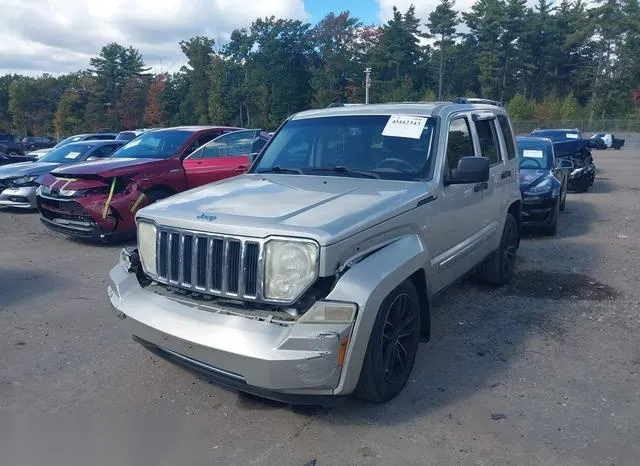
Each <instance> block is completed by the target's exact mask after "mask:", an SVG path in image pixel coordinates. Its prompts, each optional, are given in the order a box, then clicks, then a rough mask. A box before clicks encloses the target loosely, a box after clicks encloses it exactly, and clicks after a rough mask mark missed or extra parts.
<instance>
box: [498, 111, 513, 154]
mask: <svg viewBox="0 0 640 466" xmlns="http://www.w3.org/2000/svg"><path fill="white" fill-rule="evenodd" d="M498 122H499V123H500V129H501V130H502V137H503V139H504V144H505V146H506V147H507V158H508V159H509V160H511V159H513V158H515V156H516V146H515V144H514V142H513V132H512V131H511V125H510V124H509V119H508V118H507V117H506V116H504V115H498Z"/></svg>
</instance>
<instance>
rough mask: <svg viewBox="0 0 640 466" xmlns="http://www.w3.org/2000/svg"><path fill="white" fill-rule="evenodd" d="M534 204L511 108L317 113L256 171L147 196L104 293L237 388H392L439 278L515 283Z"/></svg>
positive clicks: (274, 146) (290, 122)
mask: <svg viewBox="0 0 640 466" xmlns="http://www.w3.org/2000/svg"><path fill="white" fill-rule="evenodd" d="M520 203H521V198H520V190H519V188H518V164H517V160H516V151H515V142H514V137H513V134H512V128H511V125H510V122H509V118H508V117H507V115H506V113H505V111H504V109H503V108H502V107H501V106H499V105H496V104H491V103H470V102H469V101H467V100H458V101H457V102H456V103H446V102H437V103H398V104H395V103H394V104H382V105H360V106H348V107H346V106H345V107H334V108H328V109H322V110H310V111H305V112H301V113H298V114H296V115H293V116H291V117H290V118H288V119H287V121H286V122H285V123H284V124H283V125H282V126H281V127H280V128H279V130H278V131H277V132H276V134H275V135H274V137H273V138H272V139H271V140H270V142H269V143H268V145H267V146H265V148H264V149H263V151H262V152H261V153H260V155H259V156H258V157H257V158H256V159H255V160H254V162H253V163H252V165H251V168H250V169H249V171H248V172H247V173H246V174H243V175H240V176H237V177H235V178H231V179H228V180H224V181H220V182H217V183H213V184H210V185H207V186H203V187H200V188H197V189H193V190H191V191H187V192H184V193H182V194H178V195H175V196H173V197H170V198H168V199H165V200H162V201H159V202H157V203H155V204H152V205H150V206H148V207H145V208H144V209H141V210H140V211H139V213H138V214H137V216H136V219H137V232H138V248H137V249H133V248H131V249H124V250H123V251H122V254H121V258H120V263H119V264H118V265H117V266H116V267H114V268H113V270H111V273H110V283H109V288H108V295H109V298H110V300H111V303H112V306H113V308H114V311H115V313H116V315H118V316H119V317H120V318H121V319H122V322H123V323H124V324H126V325H127V326H128V330H129V331H130V332H131V333H132V334H133V335H134V338H135V339H136V340H137V341H138V342H140V343H141V344H143V345H144V346H146V347H147V348H148V349H150V350H152V351H154V352H156V353H157V354H160V355H162V356H163V357H165V358H167V359H169V360H172V361H174V362H176V363H179V364H181V365H183V366H187V367H188V368H191V369H194V370H197V371H200V372H202V373H205V374H207V376H208V377H210V378H211V379H213V380H214V381H216V382H217V383H219V384H221V385H224V386H226V387H228V388H232V389H236V390H241V391H244V392H248V393H252V394H254V395H258V396H262V397H266V398H271V399H276V400H281V401H285V402H290V403H296V404H297V403H314V404H315V403H327V402H329V401H330V400H335V399H337V398H338V397H339V396H340V395H350V394H351V395H354V396H357V397H359V398H361V399H366V400H370V401H375V402H383V401H386V400H389V399H391V398H393V397H394V396H395V395H397V394H398V393H399V392H400V391H401V390H402V388H403V386H404V385H405V383H406V381H407V379H408V377H409V375H410V373H411V370H412V368H413V364H414V360H415V357H416V352H417V347H418V343H419V341H426V340H427V339H428V338H429V330H430V310H431V302H432V297H433V296H434V295H435V294H436V293H438V292H439V291H441V290H442V289H443V288H445V287H446V286H448V285H450V284H451V283H452V282H454V281H455V280H456V279H458V278H460V277H461V276H462V275H464V274H466V273H467V272H469V271H472V270H473V271H476V273H478V274H479V276H480V277H481V278H482V279H483V280H484V281H486V282H488V283H490V284H494V285H502V284H505V283H507V282H508V281H509V280H511V278H512V275H513V270H514V262H515V258H516V251H517V248H518V245H519V238H520V237H519V225H520Z"/></svg>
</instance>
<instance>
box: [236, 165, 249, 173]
mask: <svg viewBox="0 0 640 466" xmlns="http://www.w3.org/2000/svg"><path fill="white" fill-rule="evenodd" d="M247 168H248V166H247V165H240V166H238V167H236V168H235V169H234V171H237V172H243V171H246V169H247Z"/></svg>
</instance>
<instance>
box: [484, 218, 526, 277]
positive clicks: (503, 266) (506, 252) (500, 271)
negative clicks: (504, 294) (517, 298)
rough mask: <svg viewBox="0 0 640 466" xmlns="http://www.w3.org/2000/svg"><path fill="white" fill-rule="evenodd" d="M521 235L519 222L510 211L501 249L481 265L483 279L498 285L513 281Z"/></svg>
mask: <svg viewBox="0 0 640 466" xmlns="http://www.w3.org/2000/svg"><path fill="white" fill-rule="evenodd" d="M519 236H520V231H519V229H518V222H516V219H515V217H514V216H513V215H512V214H511V213H508V214H507V218H506V219H505V222H504V228H503V230H502V238H501V240H500V247H499V249H498V250H497V251H495V252H494V253H493V254H492V255H491V256H490V257H489V258H488V259H487V260H486V261H485V262H484V263H483V264H482V265H481V266H480V278H481V279H482V281H484V282H485V283H488V284H490V285H497V286H502V285H506V284H507V283H509V282H510V281H511V279H512V278H513V270H514V268H515V264H516V252H517V250H518V238H519Z"/></svg>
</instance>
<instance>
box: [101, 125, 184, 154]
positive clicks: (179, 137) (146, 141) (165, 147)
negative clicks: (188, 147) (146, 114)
mask: <svg viewBox="0 0 640 466" xmlns="http://www.w3.org/2000/svg"><path fill="white" fill-rule="evenodd" d="M192 134H193V133H192V132H191V131H182V130H167V131H153V132H149V133H144V134H142V135H140V136H138V137H137V138H135V139H133V140H131V141H129V142H128V143H127V144H125V145H124V146H122V147H121V148H120V149H118V150H117V151H116V152H115V153H114V154H113V156H112V157H113V158H129V157H131V158H140V159H141V158H149V159H168V158H170V157H173V156H175V155H176V154H177V152H178V151H179V150H180V148H181V147H182V146H183V145H184V143H185V142H187V140H188V139H189V138H190V137H191V136H192Z"/></svg>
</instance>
